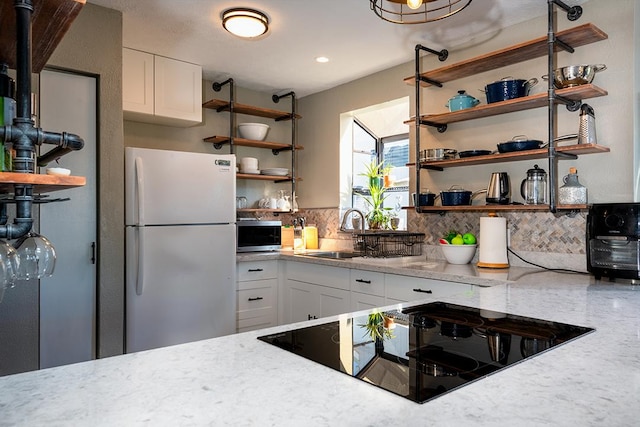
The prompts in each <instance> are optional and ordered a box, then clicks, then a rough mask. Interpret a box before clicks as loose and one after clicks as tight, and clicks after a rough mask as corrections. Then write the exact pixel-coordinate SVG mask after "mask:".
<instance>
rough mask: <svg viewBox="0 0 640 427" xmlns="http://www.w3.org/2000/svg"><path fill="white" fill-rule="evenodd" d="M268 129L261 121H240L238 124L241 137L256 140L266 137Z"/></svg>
mask: <svg viewBox="0 0 640 427" xmlns="http://www.w3.org/2000/svg"><path fill="white" fill-rule="evenodd" d="M268 131H269V125H265V124H263V123H240V124H239V125H238V132H239V133H240V137H241V138H246V139H253V140H256V141H262V140H264V139H265V138H266V137H267V132H268Z"/></svg>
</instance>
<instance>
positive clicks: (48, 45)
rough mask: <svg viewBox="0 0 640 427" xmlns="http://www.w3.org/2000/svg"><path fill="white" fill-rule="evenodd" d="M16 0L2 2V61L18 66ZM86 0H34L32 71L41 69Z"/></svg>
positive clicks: (0, 47)
mask: <svg viewBox="0 0 640 427" xmlns="http://www.w3.org/2000/svg"><path fill="white" fill-rule="evenodd" d="M13 3H14V2H13V1H2V2H0V62H2V63H6V64H7V65H8V66H9V68H13V69H16V66H17V64H16V14H15V8H14V5H13ZM84 4H85V0H38V1H34V2H33V13H32V19H31V22H32V28H31V40H32V42H31V45H32V52H31V57H32V64H31V66H32V71H33V72H34V73H39V72H40V71H42V69H43V68H44V66H45V65H46V63H47V61H48V60H49V57H50V56H51V54H52V53H53V51H54V50H55V49H56V47H57V46H58V43H60V40H62V37H64V35H65V34H66V33H67V31H68V30H69V27H71V24H72V23H73V21H74V20H75V19H76V17H77V16H78V14H79V13H80V10H81V9H82V7H83V6H84Z"/></svg>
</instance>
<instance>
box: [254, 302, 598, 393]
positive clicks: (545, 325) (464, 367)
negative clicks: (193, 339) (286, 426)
mask: <svg viewBox="0 0 640 427" xmlns="http://www.w3.org/2000/svg"><path fill="white" fill-rule="evenodd" d="M593 330H594V329H591V328H586V327H582V326H575V325H568V324H564V323H558V322H552V321H547V320H541V319H533V318H529V317H523V316H515V315H512V314H507V313H501V312H495V311H486V310H481V309H478V308H473V307H465V306H461V305H454V304H448V303H443V302H433V303H429V304H424V305H417V306H411V307H406V308H404V309H402V310H392V311H385V312H380V311H377V310H374V311H372V313H371V314H368V315H367V314H365V315H362V316H353V317H347V318H344V319H341V320H339V321H335V322H328V323H323V324H319V325H315V326H309V327H306V328H300V329H295V330H291V331H286V332H280V333H277V334H272V335H266V336H261V337H258V339H260V340H262V341H264V342H267V343H269V344H273V345H275V346H277V347H280V348H282V349H284V350H287V351H290V352H292V353H295V354H297V355H299V356H302V357H305V358H307V359H310V360H313V361H314V362H317V363H321V364H323V365H325V366H328V367H330V368H333V369H335V370H337V371H339V372H343V373H345V374H347V375H351V376H353V377H355V378H358V379H360V380H362V381H366V382H368V383H371V384H373V385H376V386H378V387H380V388H383V389H385V390H387V391H390V392H392V393H395V394H398V395H400V396H403V397H406V398H407V399H409V400H412V401H415V402H418V403H424V402H427V401H429V400H431V399H434V398H436V397H438V396H440V395H442V394H445V393H448V392H450V391H452V390H455V389H456V388H458V387H461V386H464V385H466V384H469V383H471V382H473V381H476V380H478V379H481V378H483V377H485V376H487V375H490V374H492V373H494V372H497V371H499V370H501V369H505V368H507V367H509V366H511V365H513V364H515V363H518V362H520V361H522V360H524V359H526V358H528V357H532V356H534V355H536V354H538V353H541V352H543V351H546V350H549V349H551V348H553V347H555V346H558V345H560V344H563V343H566V342H568V341H570V340H573V339H575V338H577V337H579V336H581V335H584V334H587V333H589V332H592V331H593Z"/></svg>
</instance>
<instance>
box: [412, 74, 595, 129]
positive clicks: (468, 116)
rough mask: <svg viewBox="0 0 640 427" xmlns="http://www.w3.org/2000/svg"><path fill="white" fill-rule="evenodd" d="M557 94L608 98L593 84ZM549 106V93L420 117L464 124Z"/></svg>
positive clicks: (578, 98) (570, 88)
mask: <svg viewBox="0 0 640 427" xmlns="http://www.w3.org/2000/svg"><path fill="white" fill-rule="evenodd" d="M556 94H557V95H559V96H563V97H565V98H567V99H570V100H572V101H579V100H582V99H588V98H596V97H599V96H606V95H608V92H607V91H606V90H604V89H602V88H599V87H597V86H595V85H593V84H588V85H580V86H574V87H568V88H564V89H558V90H556ZM547 105H548V96H547V93H546V92H545V93H537V94H535V95H529V96H523V97H521V98H516V99H509V100H507V101H501V102H493V103H491V104H483V105H478V106H476V107H473V108H467V109H465V110H459V111H454V112H450V113H442V114H425V115H422V116H420V117H421V119H422V121H428V122H431V123H434V124H437V125H445V124H449V123H456V122H462V121H465V120H473V119H480V118H484V117H491V116H496V115H499V114H505V113H512V112H515V111H523V110H530V109H533V108H540V107H546V106H547ZM414 122H415V116H414V117H412V118H411V119H409V120H407V121H405V122H404V123H405V124H411V123H414Z"/></svg>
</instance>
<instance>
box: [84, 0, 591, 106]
mask: <svg viewBox="0 0 640 427" xmlns="http://www.w3.org/2000/svg"><path fill="white" fill-rule="evenodd" d="M88 2H89V3H93V4H96V5H99V6H104V7H107V8H111V9H116V10H119V11H122V13H123V44H124V46H126V47H130V48H133V49H139V50H143V51H147V52H151V53H155V54H158V55H162V56H167V57H171V58H175V59H180V60H184V61H187V62H193V63H197V64H200V65H202V67H203V75H204V77H205V78H206V79H208V80H213V81H216V80H223V79H226V78H228V77H233V79H234V81H235V82H236V84H237V85H239V86H241V87H245V88H249V89H253V90H258V91H264V92H270V93H280V92H284V91H289V90H294V91H295V92H296V95H297V96H298V97H299V98H300V97H303V96H306V95H310V94H313V93H316V92H320V91H323V90H326V89H330V88H333V87H336V86H339V85H340V84H343V83H347V82H350V81H352V80H356V79H358V78H361V77H364V76H367V75H369V74H373V73H375V72H378V71H381V70H385V69H387V68H390V67H393V66H395V65H399V64H402V63H406V62H409V61H411V60H413V58H414V47H415V45H416V44H418V43H420V44H422V45H424V46H427V47H429V48H432V49H437V50H440V49H442V48H446V49H448V50H449V51H454V50H455V49H456V48H461V47H462V46H468V45H470V44H473V43H477V42H478V40H484V39H486V37H487V36H488V35H491V34H492V33H496V32H499V31H500V30H501V29H502V28H504V27H507V26H511V25H514V24H517V23H519V22H522V21H526V20H529V19H532V18H534V17H537V16H543V15H545V14H546V12H547V2H546V1H545V0H518V1H513V0H473V1H472V3H471V4H470V5H469V6H468V7H467V8H466V9H464V10H463V11H462V12H460V13H459V14H457V15H454V16H452V17H450V18H447V19H444V20H441V21H437V22H432V23H427V24H417V25H398V24H392V23H389V22H385V21H383V20H381V19H380V18H378V17H377V16H376V15H375V14H374V13H373V11H372V10H371V9H370V6H369V2H368V1H367V0H321V1H319V0H261V1H260V0H242V1H238V0H235V1H234V0H179V1H177V0H135V1H132V0H88ZM584 2H585V0H569V1H568V2H567V3H568V4H569V5H575V4H582V3H584ZM239 6H246V7H249V8H254V9H258V10H260V11H262V12H264V13H265V14H267V16H268V17H269V19H270V29H269V32H268V33H267V34H266V35H264V36H262V37H260V38H258V39H256V40H243V39H240V38H237V37H235V36H232V35H231V34H229V33H227V32H226V31H225V30H224V29H223V28H222V24H221V22H222V21H221V18H220V15H221V12H222V11H223V10H226V9H228V8H231V7H239ZM480 35H482V37H479V36H480ZM318 56H326V57H328V58H329V59H330V61H329V62H328V63H324V64H320V63H317V62H316V61H315V58H316V57H318Z"/></svg>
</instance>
